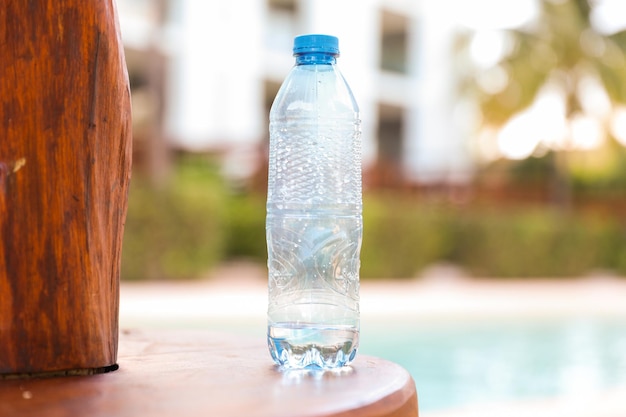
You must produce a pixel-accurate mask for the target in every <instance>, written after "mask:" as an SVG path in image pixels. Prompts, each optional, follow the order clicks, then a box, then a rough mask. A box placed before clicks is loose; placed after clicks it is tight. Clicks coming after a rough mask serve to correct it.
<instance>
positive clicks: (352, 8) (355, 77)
mask: <svg viewBox="0 0 626 417" xmlns="http://www.w3.org/2000/svg"><path fill="white" fill-rule="evenodd" d="M118 7H119V14H120V22H121V30H122V37H123V40H124V44H125V46H126V55H127V61H128V66H129V74H130V77H131V84H132V86H133V101H134V119H135V122H134V123H135V126H134V129H135V137H136V148H137V149H138V150H139V151H140V152H143V153H144V154H145V155H148V157H147V158H148V159H150V160H152V161H153V164H154V163H156V164H157V165H158V164H159V161H160V160H162V159H163V158H164V155H163V149H164V148H166V147H175V148H181V149H185V150H191V151H203V152H206V151H209V152H219V153H221V154H223V155H224V156H225V160H224V161H225V162H224V163H225V165H224V169H225V172H226V173H227V174H228V175H230V176H232V177H234V178H243V177H246V176H247V175H249V174H251V173H252V172H253V171H254V170H255V169H256V167H257V166H258V164H259V155H261V154H262V152H263V149H264V148H263V147H264V145H265V143H266V141H267V136H268V134H267V131H268V126H267V115H268V112H269V108H270V106H271V103H272V100H273V98H274V96H275V94H276V92H277V91H278V88H279V86H280V83H281V82H282V80H283V79H284V78H285V76H286V75H287V73H288V72H289V70H290V68H291V67H292V65H293V62H294V59H293V57H292V56H291V47H292V42H293V38H294V36H296V35H299V34H303V33H328V34H333V35H336V36H338V37H339V41H340V49H341V51H342V55H341V57H340V60H339V65H340V68H341V70H342V72H343V74H344V75H345V77H346V79H347V80H348V81H349V83H350V85H351V87H352V89H353V91H354V93H355V96H356V98H357V101H358V103H359V105H360V108H361V118H362V121H363V145H364V148H363V149H364V166H365V168H366V170H368V171H370V172H374V173H375V181H378V182H383V183H388V184H389V183H394V182H395V183H400V182H409V183H450V182H453V183H456V182H463V181H465V180H466V179H467V178H468V176H469V173H470V171H471V164H470V160H469V156H468V153H467V151H466V147H465V144H464V143H465V141H464V134H463V132H462V131H461V130H460V128H459V127H458V126H459V124H458V123H457V120H456V119H455V117H456V116H455V114H456V113H458V112H455V103H456V98H455V84H454V76H453V72H454V69H453V68H452V54H453V49H452V43H453V35H454V26H453V24H452V23H451V22H450V21H449V18H447V10H446V7H441V4H439V2H427V1H416V0H341V1H336V0H230V1H207V0H118ZM154 161H156V162H154ZM157 169H158V168H157Z"/></svg>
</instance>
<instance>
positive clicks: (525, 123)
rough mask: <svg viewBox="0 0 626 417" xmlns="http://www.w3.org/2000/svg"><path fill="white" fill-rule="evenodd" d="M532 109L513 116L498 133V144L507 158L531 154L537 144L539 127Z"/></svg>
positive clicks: (526, 156) (524, 156)
mask: <svg viewBox="0 0 626 417" xmlns="http://www.w3.org/2000/svg"><path fill="white" fill-rule="evenodd" d="M535 118H536V117H535V115H534V113H533V112H532V111H525V112H522V113H519V114H517V115H515V116H513V117H512V118H511V119H510V120H509V121H508V123H507V124H506V125H504V128H502V130H501V131H500V133H498V146H499V148H500V151H501V152H502V154H503V155H504V156H505V157H507V158H509V159H524V158H528V157H529V156H530V155H532V153H533V151H534V150H535V148H536V147H537V145H538V144H539V134H538V133H539V127H538V126H537V122H536V120H535Z"/></svg>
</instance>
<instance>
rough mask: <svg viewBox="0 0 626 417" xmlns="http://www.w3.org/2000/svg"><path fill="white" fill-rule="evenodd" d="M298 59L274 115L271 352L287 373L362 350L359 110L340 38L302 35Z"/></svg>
mask: <svg viewBox="0 0 626 417" xmlns="http://www.w3.org/2000/svg"><path fill="white" fill-rule="evenodd" d="M293 54H294V56H295V58H296V65H295V66H294V67H293V68H292V70H291V72H290V73H289V75H288V77H287V78H286V79H285V81H284V83H283V85H282V86H281V88H280V90H279V91H278V94H277V96H276V98H275V100H274V103H273V105H272V108H271V111H270V155H269V178H268V195H267V219H266V233H267V250H268V268H269V305H268V346H269V350H270V353H271V355H272V358H273V359H274V361H275V362H276V363H277V364H278V365H281V366H283V367H285V368H324V369H327V368H337V367H341V366H344V365H347V364H349V363H350V362H351V361H352V360H353V359H354V357H355V355H356V351H357V348H358V345H359V267H360V260H359V254H360V250H361V240H362V234H363V220H362V198H361V130H360V120H359V109H358V106H357V104H356V101H355V100H354V97H353V95H352V92H351V90H350V88H349V87H348V84H347V83H346V81H345V79H344V78H343V76H342V75H341V73H340V72H339V69H338V68H337V66H336V58H337V57H338V56H339V48H338V40H337V38H336V37H334V36H328V35H303V36H298V37H296V38H295V40H294V47H293Z"/></svg>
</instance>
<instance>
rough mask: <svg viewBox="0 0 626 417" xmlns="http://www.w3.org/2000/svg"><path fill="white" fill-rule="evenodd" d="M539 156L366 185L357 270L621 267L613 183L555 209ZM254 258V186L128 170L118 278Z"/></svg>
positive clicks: (188, 169)
mask: <svg viewBox="0 0 626 417" xmlns="http://www.w3.org/2000/svg"><path fill="white" fill-rule="evenodd" d="M548 157H549V156H544V157H543V158H535V159H527V160H525V161H523V162H522V161H520V162H518V163H517V164H509V163H507V164H506V165H507V166H506V168H504V171H505V172H506V173H507V174H508V175H509V179H508V180H507V181H506V187H505V188H503V189H498V188H497V187H485V186H482V185H480V177H479V179H478V180H477V183H476V185H475V187H474V188H472V189H463V190H450V189H448V190H442V189H440V188H438V189H436V190H432V189H431V190H423V189H422V190H418V189H406V188H402V189H398V190H389V189H387V190H367V191H366V192H365V196H364V228H365V236H364V240H363V248H362V254H361V263H362V266H361V275H362V277H363V278H364V279H371V278H411V277H416V276H419V274H420V272H421V271H423V270H424V269H425V268H427V267H428V266H430V265H433V264H436V263H441V262H445V263H452V264H455V265H457V266H459V267H460V268H462V269H463V270H465V271H466V272H467V273H468V274H471V275H474V276H480V277H501V278H530V277H575V276H582V275H586V274H590V273H593V272H594V271H599V270H602V271H612V272H613V273H615V274H621V275H626V219H625V218H624V216H623V215H622V214H623V213H624V210H625V209H626V205H625V200H624V198H623V197H624V196H623V190H624V187H623V185H622V184H623V183H622V182H621V181H622V180H618V179H615V182H611V181H608V182H606V181H604V180H601V181H600V183H599V184H598V183H595V182H593V180H592V179H587V180H586V181H587V182H586V183H581V184H580V186H579V187H576V188H575V192H574V197H575V199H576V198H577V197H578V196H579V195H580V196H581V202H579V203H577V204H576V208H575V209H571V210H568V211H563V210H560V209H558V208H554V207H552V206H550V205H549V204H547V203H546V201H545V200H544V199H543V197H542V191H541V184H543V182H542V180H541V178H542V176H544V175H548V174H547V173H546V171H547V168H546V165H549V164H547V163H546V162H545V161H544V160H543V159H545V158H548ZM625 166H626V165H625ZM499 169H501V168H498V169H496V167H492V166H490V167H487V168H486V170H494V171H498V170H499ZM259 175H261V176H262V175H263V173H259ZM491 175H496V174H491ZM498 175H499V174H498ZM622 175H624V173H623V172H622ZM515 193H519V194H515ZM543 195H545V193H543ZM583 196H584V198H582V197H583ZM615 201H617V202H615ZM266 256H267V255H266V246H265V194H264V192H263V191H262V189H258V190H255V189H247V190H242V189H240V188H238V189H234V188H232V187H230V186H229V185H228V184H226V183H225V182H224V180H222V179H221V176H220V175H219V170H218V169H217V164H216V163H215V161H214V160H213V158H211V157H206V156H198V155H179V156H178V157H177V158H176V162H175V163H174V168H173V174H172V175H171V177H170V178H169V180H168V181H167V182H166V183H165V184H163V185H161V186H155V185H151V183H150V181H148V180H147V179H146V178H143V177H142V175H141V174H138V175H135V177H134V178H133V182H132V189H131V192H130V201H129V211H128V219H127V223H126V234H125V240H124V251H123V264H122V276H123V279H126V280H139V279H188V278H198V277H203V276H205V274H206V273H207V272H208V271H210V270H211V268H213V267H215V266H217V265H218V264H219V263H221V262H225V261H232V260H237V259H245V260H248V261H254V262H258V263H259V264H264V263H265V260H266Z"/></svg>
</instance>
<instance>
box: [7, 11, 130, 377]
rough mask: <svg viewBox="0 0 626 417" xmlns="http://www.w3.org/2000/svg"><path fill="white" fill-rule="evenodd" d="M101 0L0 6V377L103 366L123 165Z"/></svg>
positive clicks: (120, 107)
mask: <svg viewBox="0 0 626 417" xmlns="http://www.w3.org/2000/svg"><path fill="white" fill-rule="evenodd" d="M129 95H130V93H129V87H128V76H127V73H126V66H125V62H124V56H123V49H122V44H121V41H120V34H119V30H118V27H117V16H116V10H115V6H114V3H113V0H56V1H44V0H41V1H26V0H6V1H4V2H3V3H2V6H1V7H0V374H22V373H41V372H57V371H61V372H65V371H68V370H74V371H81V370H82V371H85V372H93V371H98V370H100V369H102V368H106V367H109V366H111V365H113V364H115V361H116V354H117V334H118V327H117V326H118V324H117V323H118V302H119V301H118V300H119V294H118V292H119V290H118V288H119V284H118V282H119V267H120V251H121V242H122V232H123V225H124V219H125V214H126V204H127V192H128V183H129V179H130V163H131V131H130V121H131V119H130V118H131V115H130V97H129Z"/></svg>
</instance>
